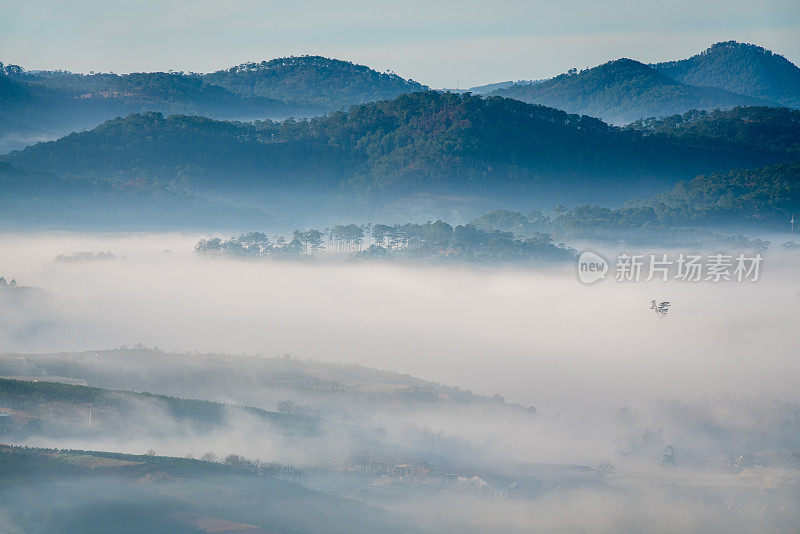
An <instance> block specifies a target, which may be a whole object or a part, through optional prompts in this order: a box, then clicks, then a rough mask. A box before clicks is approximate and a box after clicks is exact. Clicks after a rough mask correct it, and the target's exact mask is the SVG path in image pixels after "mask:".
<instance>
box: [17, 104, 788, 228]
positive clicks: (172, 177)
mask: <svg viewBox="0 0 800 534" xmlns="http://www.w3.org/2000/svg"><path fill="white" fill-rule="evenodd" d="M790 119H791V117H787V118H786V120H790ZM793 158H794V156H793V155H792V154H790V153H787V152H786V151H785V150H783V149H782V148H781V146H780V145H776V146H775V147H772V146H769V145H768V144H767V145H764V146H748V145H747V144H741V143H740V144H736V143H730V142H727V141H725V142H721V141H719V140H716V139H700V140H691V141H688V140H684V139H681V138H680V137H678V136H671V135H664V136H653V135H645V134H643V133H642V132H640V131H635V130H630V129H629V130H620V129H617V128H614V127H611V126H609V125H607V124H605V123H603V122H601V121H600V120H598V119H593V118H590V117H586V116H578V115H569V114H567V113H565V112H563V111H558V110H555V109H551V108H547V107H544V106H537V105H531V104H525V103H523V102H520V101H517V100H512V99H506V98H498V97H490V98H482V97H479V96H474V95H468V94H465V95H456V94H452V93H437V92H426V93H413V94H410V95H403V96H400V97H398V98H397V99H395V100H391V101H383V102H375V103H369V104H363V105H360V106H355V107H353V108H351V109H350V110H349V111H347V112H336V113H333V114H331V115H329V116H326V117H320V118H315V119H311V120H303V121H285V122H282V123H276V122H272V121H264V122H258V123H253V124H243V123H235V122H223V121H214V120H211V119H207V118H202V117H187V116H171V117H164V116H163V115H161V114H157V113H147V114H136V115H131V116H129V117H127V118H125V119H115V120H113V121H109V122H107V123H105V124H103V125H101V126H99V127H97V128H95V129H93V130H91V131H87V132H80V133H74V134H71V135H69V136H67V137H64V138H62V139H60V140H58V141H55V142H49V143H40V144H38V145H35V146H33V147H29V148H27V149H25V150H23V151H21V152H18V153H14V154H11V155H10V156H9V158H8V159H9V161H10V162H12V163H13V164H14V165H16V166H20V167H23V168H26V169H30V170H37V171H45V172H51V173H54V174H56V175H59V176H62V177H77V178H84V179H91V180H94V181H102V180H107V179H111V180H112V181H114V182H115V183H127V182H129V181H130V180H141V181H142V182H143V183H146V184H166V185H168V186H169V188H170V189H172V190H185V191H188V192H190V193H192V194H195V195H206V196H212V197H214V198H222V199H227V200H232V201H234V202H237V203H239V204H241V205H251V206H254V207H258V208H262V209H266V210H268V211H271V212H274V210H279V213H276V214H277V215H281V216H291V215H292V214H293V213H294V212H296V211H297V210H298V209H300V208H302V211H303V212H305V213H308V212H309V209H308V208H309V207H310V206H315V207H316V208H317V210H311V211H314V214H315V215H318V216H322V214H323V212H324V210H325V209H328V210H330V212H331V213H337V214H338V216H341V217H343V216H345V215H349V214H352V213H357V214H359V215H360V216H361V217H363V216H372V215H373V214H375V213H376V211H379V210H381V209H385V208H386V206H387V205H388V204H391V203H396V202H400V201H402V200H403V199H409V198H414V199H417V200H419V199H420V198H428V199H432V202H433V203H435V202H438V201H442V199H445V200H453V199H459V200H462V201H463V200H464V199H467V200H470V199H471V200H470V202H474V205H472V207H473V208H475V209H481V210H483V211H485V205H486V203H494V202H515V203H519V202H527V203H528V204H530V202H532V201H533V202H536V203H537V204H541V205H547V204H552V203H558V202H565V203H566V202H569V203H580V202H586V201H588V200H591V201H593V202H610V203H619V202H623V201H624V200H628V199H630V198H631V197H637V196H638V197H643V196H648V195H651V194H655V193H658V192H662V191H664V190H666V189H667V188H669V187H671V186H672V185H674V184H675V183H676V182H677V181H679V180H681V179H690V178H692V177H694V176H696V175H698V174H702V173H708V172H725V171H728V170H730V169H734V168H743V167H760V166H764V165H767V164H770V163H779V162H783V161H790V160H792V159H793ZM421 196H422V197H421ZM465 202H466V201H465ZM465 205H466V204H465ZM462 207H463V206H462ZM464 209H466V208H464ZM280 210H282V211H280ZM318 210H321V211H318ZM420 216H424V214H420ZM405 220H406V221H407V220H409V217H408V214H406V218H405ZM451 220H452V218H451ZM323 222H325V221H323Z"/></svg>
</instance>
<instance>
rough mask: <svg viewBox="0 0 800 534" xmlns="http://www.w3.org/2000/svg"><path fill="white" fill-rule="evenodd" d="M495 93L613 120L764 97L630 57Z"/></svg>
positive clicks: (751, 101) (736, 103)
mask: <svg viewBox="0 0 800 534" xmlns="http://www.w3.org/2000/svg"><path fill="white" fill-rule="evenodd" d="M491 94H492V95H498V96H504V97H508V98H515V99H518V100H522V101H524V102H530V103H534V104H542V105H545V106H550V107H554V108H558V109H563V110H565V111H567V112H569V113H580V114H586V115H590V116H593V117H599V118H601V119H603V120H605V121H607V122H610V123H613V124H626V123H629V122H631V121H634V120H636V119H639V118H643V117H654V116H656V117H661V116H664V115H673V114H676V113H683V112H684V111H687V110H690V109H714V108H731V107H734V106H748V105H757V104H763V103H764V102H762V101H760V100H758V99H756V98H753V97H749V96H743V95H738V94H734V93H732V92H730V91H726V90H724V89H719V88H713V87H696V86H691V85H685V84H682V83H679V82H677V81H675V80H674V79H672V78H670V77H669V76H667V75H665V74H663V73H662V72H660V71H658V70H656V69H655V68H653V67H650V66H648V65H645V64H643V63H640V62H638V61H634V60H631V59H618V60H616V61H610V62H608V63H605V64H603V65H600V66H598V67H594V68H592V69H586V70H583V71H580V72H577V71H570V72H568V73H565V74H561V75H559V76H556V77H555V78H552V79H549V80H545V81H542V82H538V83H529V84H515V85H512V86H510V87H507V88H505V89H498V90H496V91H493V92H492V93H491Z"/></svg>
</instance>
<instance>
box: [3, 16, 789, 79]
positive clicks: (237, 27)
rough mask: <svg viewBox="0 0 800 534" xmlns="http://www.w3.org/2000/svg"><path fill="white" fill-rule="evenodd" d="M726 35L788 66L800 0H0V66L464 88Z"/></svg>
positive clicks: (673, 53)
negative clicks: (282, 68) (363, 75)
mask: <svg viewBox="0 0 800 534" xmlns="http://www.w3.org/2000/svg"><path fill="white" fill-rule="evenodd" d="M729 39H735V40H738V41H746V42H752V43H755V44H759V45H761V46H765V47H767V48H770V49H771V50H774V51H776V52H778V53H781V54H783V55H785V56H786V57H787V58H788V59H790V60H791V61H793V62H795V63H800V0H762V1H760V2H755V1H747V2H744V1H739V0H726V1H722V0H709V1H698V0H693V1H688V0H677V1H660V2H655V1H649V0H643V1H638V2H636V1H621V0H607V1H604V2H598V1H591V0H561V1H558V2H554V1H550V2H539V1H527V2H526V1H518V0H506V1H503V0H498V1H494V2H487V1H482V2H478V1H473V0H460V1H455V2H450V1H447V2H445V1H438V2H437V1H433V0H427V1H419V0H407V1H403V2H381V1H365V0H357V1H350V2H346V1H340V2H331V1H316V0H297V1H291V0H284V1H266V0H263V1H248V0H228V1H225V2H207V1H202V0H197V1H191V2H187V1H184V2H178V1H169V0H161V1H151V0H138V1H112V0H106V1H94V0H75V1H71V2H66V1H36V0H32V1H27V2H26V1H19V0H13V1H9V0H0V61H4V62H7V63H15V64H19V65H22V66H24V67H26V68H47V69H53V68H64V69H69V70H73V71H79V72H88V71H90V70H95V71H114V72H132V71H151V70H168V69H175V70H192V71H199V72H205V71H210V70H215V69H218V68H222V67H227V66H231V65H236V64H238V63H242V62H244V61H248V60H257V61H260V60H262V59H271V58H274V57H280V56H285V55H292V54H294V55H300V54H320V55H324V56H329V57H336V58H340V59H348V60H351V61H355V62H357V63H363V64H366V65H369V66H371V67H373V68H376V69H378V70H386V69H391V70H393V71H395V72H397V73H398V74H400V75H401V76H404V77H412V78H414V79H416V80H418V81H420V82H422V83H425V84H428V85H431V86H432V87H455V86H456V84H457V83H460V86H461V87H468V86H471V85H477V84H482V83H488V82H493V81H502V80H509V79H511V80H518V79H535V78H542V77H547V76H552V75H554V74H558V73H560V72H563V71H565V70H567V69H569V68H571V67H578V68H583V67H587V66H594V65H597V64H599V63H602V62H605V61H608V60H610V59H616V58H619V57H630V58H633V59H638V60H641V61H647V62H650V61H658V60H664V59H678V58H684V57H688V56H690V55H693V54H695V53H697V52H699V51H701V50H703V49H705V48H707V47H708V46H709V45H711V44H713V43H714V42H717V41H722V40H729Z"/></svg>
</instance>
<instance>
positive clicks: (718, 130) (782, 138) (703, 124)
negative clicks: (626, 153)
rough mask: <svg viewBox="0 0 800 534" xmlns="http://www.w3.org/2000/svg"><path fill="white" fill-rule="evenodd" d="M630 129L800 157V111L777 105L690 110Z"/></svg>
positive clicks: (696, 141) (642, 121) (691, 140)
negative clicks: (755, 148) (756, 148)
mask: <svg viewBox="0 0 800 534" xmlns="http://www.w3.org/2000/svg"><path fill="white" fill-rule="evenodd" d="M627 128H628V129H632V130H639V131H641V132H643V133H645V134H647V135H656V136H664V137H669V138H672V139H679V140H681V141H683V142H687V143H707V142H709V141H710V140H713V141H714V142H717V143H720V144H727V145H728V146H750V147H760V148H763V149H768V150H779V151H781V152H785V153H787V154H790V155H791V156H792V159H796V160H800V111H798V110H794V109H788V108H773V107H738V108H734V109H729V110H725V111H720V110H715V111H697V110H693V111H689V112H687V113H684V114H683V115H672V116H669V117H664V118H662V119H654V118H651V119H646V120H639V121H636V122H634V123H632V124H630V125H629V126H627Z"/></svg>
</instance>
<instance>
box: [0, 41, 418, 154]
mask: <svg viewBox="0 0 800 534" xmlns="http://www.w3.org/2000/svg"><path fill="white" fill-rule="evenodd" d="M423 89H425V87H424V86H422V85H420V84H419V83H417V82H414V81H412V80H404V79H403V78H401V77H399V76H397V75H396V74H389V73H379V72H377V71H375V70H372V69H370V68H368V67H365V66H363V65H356V64H353V63H350V62H346V61H338V60H333V59H327V58H322V57H318V56H313V57H311V56H304V57H292V58H282V59H274V60H272V61H269V62H266V61H265V62H261V63H246V64H243V65H239V66H237V67H232V68H230V69H227V70H221V71H218V72H214V73H210V74H194V73H189V74H186V73H180V72H144V73H133V74H123V75H119V74H113V73H97V74H95V73H92V74H78V73H72V72H67V71H26V70H24V69H22V68H20V67H18V66H15V65H8V66H5V67H4V66H3V65H2V64H0V103H2V104H3V105H2V107H0V153H4V152H7V151H9V150H12V149H18V148H22V147H24V146H26V145H28V144H32V143H33V142H36V141H39V140H43V139H53V138H57V137H61V136H63V135H65V134H67V133H69V132H72V131H77V130H82V129H88V128H93V127H95V126H97V125H98V124H100V123H102V122H103V121H106V120H109V119H113V118H115V117H120V116H125V115H128V114H130V113H143V112H148V111H157V112H161V113H166V114H185V115H199V116H205V117H212V118H217V119H229V120H254V119H266V118H272V119H285V118H287V117H291V116H294V117H308V116H314V115H322V114H324V113H327V112H329V111H333V110H338V109H341V108H343V107H347V106H350V105H353V104H359V103H362V102H367V101H371V100H380V99H386V98H394V97H396V96H398V95H400V94H403V93H408V92H414V91H420V90H423Z"/></svg>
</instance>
